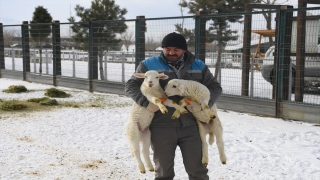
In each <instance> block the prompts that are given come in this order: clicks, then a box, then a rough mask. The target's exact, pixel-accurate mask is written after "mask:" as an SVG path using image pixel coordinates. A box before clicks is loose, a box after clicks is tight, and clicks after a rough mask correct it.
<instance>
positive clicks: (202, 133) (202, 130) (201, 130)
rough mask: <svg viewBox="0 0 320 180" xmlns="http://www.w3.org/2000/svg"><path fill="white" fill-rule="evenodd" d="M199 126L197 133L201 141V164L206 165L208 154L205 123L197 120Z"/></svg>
mask: <svg viewBox="0 0 320 180" xmlns="http://www.w3.org/2000/svg"><path fill="white" fill-rule="evenodd" d="M197 123H198V127H199V134H200V138H201V142H202V165H203V166H205V167H207V165H208V163H209V156H208V144H207V142H206V131H205V127H204V126H205V125H204V124H203V123H201V122H200V121H197Z"/></svg>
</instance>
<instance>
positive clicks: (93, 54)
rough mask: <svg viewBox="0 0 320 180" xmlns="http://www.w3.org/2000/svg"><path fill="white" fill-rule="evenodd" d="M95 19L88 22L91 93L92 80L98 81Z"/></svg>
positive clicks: (90, 88)
mask: <svg viewBox="0 0 320 180" xmlns="http://www.w3.org/2000/svg"><path fill="white" fill-rule="evenodd" d="M94 21H95V19H94V18H91V19H90V22H89V61H88V68H89V73H88V74H89V91H90V92H93V80H94V79H98V43H97V40H98V39H97V37H96V32H97V30H98V29H97V28H96V23H94Z"/></svg>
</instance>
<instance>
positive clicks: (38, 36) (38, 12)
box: [30, 6, 52, 74]
mask: <svg viewBox="0 0 320 180" xmlns="http://www.w3.org/2000/svg"><path fill="white" fill-rule="evenodd" d="M48 23H50V24H48ZM51 23H52V17H51V15H50V13H49V12H48V10H47V9H45V8H44V7H43V6H38V7H36V8H35V11H34V12H33V17H32V21H31V22H30V24H31V26H30V36H31V37H32V40H33V41H34V42H35V44H36V45H38V46H39V53H40V62H39V63H40V66H39V73H40V74H41V73H42V43H43V41H44V40H45V39H46V38H47V37H48V36H49V35H50V34H51Z"/></svg>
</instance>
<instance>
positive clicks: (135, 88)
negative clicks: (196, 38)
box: [125, 32, 222, 179]
mask: <svg viewBox="0 0 320 180" xmlns="http://www.w3.org/2000/svg"><path fill="white" fill-rule="evenodd" d="M162 48H163V51H162V53H161V54H160V56H155V57H151V58H148V59H145V60H143V61H142V62H141V63H140V64H139V66H138V67H137V69H136V72H137V73H145V72H146V71H149V70H156V71H158V72H160V73H161V72H163V73H164V74H166V75H168V76H169V78H168V79H167V80H160V85H161V87H162V88H164V87H165V86H166V84H167V83H168V81H169V80H170V79H186V80H194V81H198V82H200V83H202V84H204V85H205V86H206V87H207V88H208V89H209V90H210V95H211V99H210V101H209V106H210V107H211V106H212V105H213V104H214V103H215V102H216V100H217V99H218V98H219V97H220V95H221V93H222V88H221V85H220V84H219V82H218V81H217V80H216V78H215V77H213V75H212V73H211V72H210V70H209V69H208V67H207V66H206V65H205V64H204V63H203V62H202V61H200V60H198V59H195V56H194V55H193V54H192V53H190V52H189V51H187V43H186V39H185V38H184V37H183V36H182V35H181V34H177V33H174V32H173V33H170V34H168V35H166V36H165V37H164V38H163V40H162ZM142 81H143V79H138V78H136V77H134V76H132V77H131V79H129V80H128V82H127V83H126V89H125V91H126V93H127V94H128V95H129V96H130V97H131V98H132V99H133V100H134V101H135V102H136V103H137V104H139V105H141V106H144V107H146V108H148V109H149V110H150V111H152V112H155V115H154V118H153V120H152V122H151V124H150V131H151V146H152V149H153V151H154V156H153V160H154V163H155V179H173V178H174V175H175V174H174V157H175V150H176V148H177V146H179V147H180V150H181V154H182V157H183V163H184V166H185V169H186V171H187V173H188V175H189V179H209V176H208V175H207V173H208V169H207V168H206V167H204V166H203V165H202V163H201V159H202V150H201V148H202V145H201V139H200V135H199V131H198V127H197V123H196V119H195V118H194V117H193V115H192V113H187V114H181V116H180V118H179V119H178V120H172V119H171V116H172V114H173V112H174V110H175V109H174V108H170V107H167V109H168V111H169V112H168V113H167V114H162V113H161V111H159V108H158V106H156V105H154V104H153V103H150V102H149V101H148V100H147V99H146V97H144V96H143V95H142V93H141V91H140V86H141V84H142ZM170 99H172V100H173V101H175V102H177V103H178V102H179V101H180V100H181V99H182V97H180V96H172V97H170ZM187 109H188V110H189V111H190V112H196V111H200V110H201V107H200V105H199V104H198V103H195V102H190V105H188V106H187Z"/></svg>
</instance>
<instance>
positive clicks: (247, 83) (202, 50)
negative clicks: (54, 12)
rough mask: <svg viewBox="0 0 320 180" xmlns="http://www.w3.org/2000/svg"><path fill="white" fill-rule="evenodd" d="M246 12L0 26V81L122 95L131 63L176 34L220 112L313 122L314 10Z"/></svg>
mask: <svg viewBox="0 0 320 180" xmlns="http://www.w3.org/2000/svg"><path fill="white" fill-rule="evenodd" d="M253 8H254V7H252V6H251V7H249V8H248V7H247V12H244V13H235V14H218V15H203V14H201V13H199V14H197V15H196V16H187V17H167V18H144V17H143V16H138V17H137V19H134V20H125V21H98V20H94V19H92V20H91V21H90V22H81V23H73V24H72V23H60V22H59V21H54V22H53V23H50V24H28V22H23V24H21V25H2V24H0V77H2V78H14V79H22V80H26V81H32V82H38V83H45V84H52V85H55V86H66V87H73V88H79V89H85V90H88V91H91V92H94V91H97V92H109V93H117V94H124V84H125V82H126V81H127V80H128V79H129V78H130V77H131V75H132V74H133V73H134V71H135V68H136V66H137V65H138V63H139V62H141V61H142V60H143V59H145V58H148V57H151V56H155V55H159V54H160V53H161V48H160V46H161V40H162V38H163V37H164V36H165V35H166V34H168V33H170V32H175V31H180V32H181V33H184V34H185V35H186V37H187V43H188V50H189V51H191V52H193V53H194V54H195V55H196V57H197V58H199V59H201V60H203V61H204V62H205V63H206V64H207V65H208V66H209V68H210V71H211V72H212V73H213V74H214V75H216V76H217V78H218V80H219V82H220V83H221V85H222V87H223V95H222V97H221V98H220V99H219V101H218V106H219V107H220V108H225V109H231V110H236V111H243V112H249V113H254V114H260V115H266V116H274V117H282V118H290V119H296V120H304V121H311V122H320V46H319V44H320V38H319V37H320V27H319V26H320V16H319V15H316V14H320V7H315V8H303V9H293V8H292V7H290V6H282V7H281V6H275V8H274V10H268V11H264V12H253V11H252V9H253ZM263 13H265V14H267V15H268V16H269V17H270V21H266V19H265V16H264V15H263ZM299 13H300V14H302V16H301V15H298V14H299ZM298 17H302V18H298ZM235 19H238V20H239V21H235ZM301 27H302V28H301ZM121 28H124V31H123V32H122V33H114V34H112V36H114V37H116V38H118V39H119V41H111V40H110V39H113V37H110V36H109V35H110V34H108V33H106V31H115V30H116V29H117V30H119V29H121ZM179 28H180V29H179ZM75 29H76V30H77V31H78V33H76V32H75ZM120 40H121V41H120Z"/></svg>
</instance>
